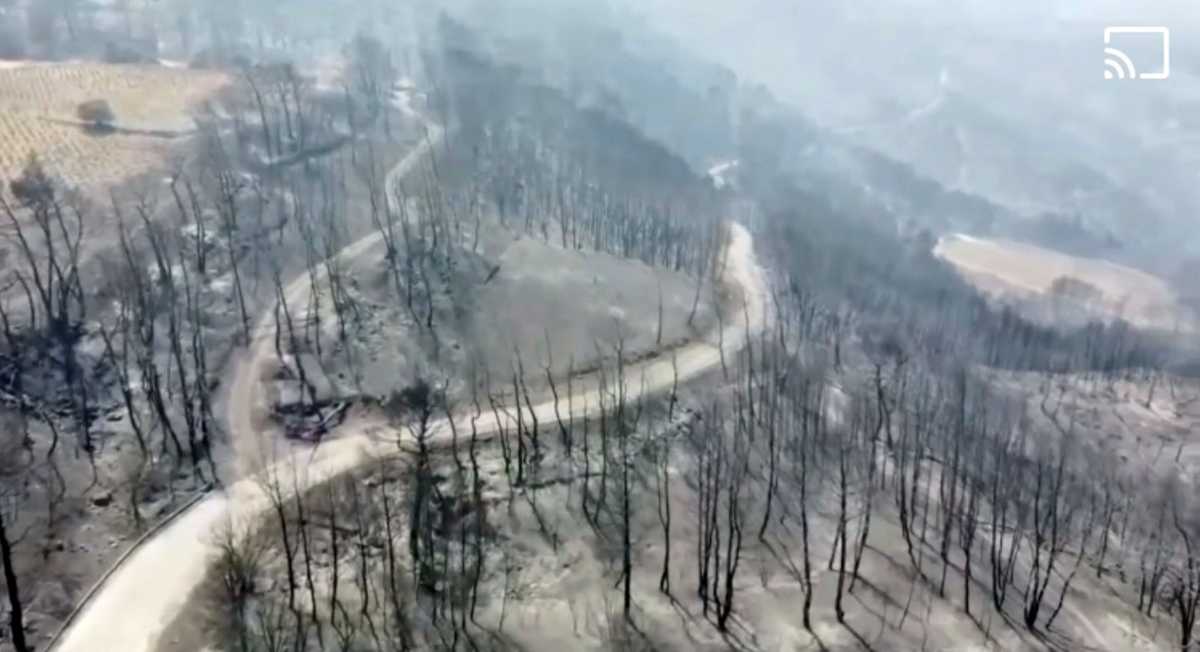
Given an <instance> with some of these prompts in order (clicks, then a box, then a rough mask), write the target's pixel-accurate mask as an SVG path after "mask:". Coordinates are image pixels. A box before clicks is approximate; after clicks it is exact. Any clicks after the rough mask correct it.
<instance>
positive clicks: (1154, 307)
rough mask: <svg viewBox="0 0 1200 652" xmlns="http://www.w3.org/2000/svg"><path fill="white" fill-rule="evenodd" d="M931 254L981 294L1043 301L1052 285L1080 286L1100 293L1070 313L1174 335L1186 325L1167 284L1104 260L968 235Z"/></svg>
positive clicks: (944, 243)
mask: <svg viewBox="0 0 1200 652" xmlns="http://www.w3.org/2000/svg"><path fill="white" fill-rule="evenodd" d="M934 254H935V255H937V256H938V257H940V258H942V259H944V260H946V261H948V262H950V263H951V264H953V265H954V266H955V267H957V268H958V270H959V271H960V272H962V273H963V275H964V277H966V278H967V279H968V280H969V281H970V282H971V283H972V284H974V285H976V286H977V287H978V288H979V289H980V290H982V291H984V292H986V293H988V294H992V295H999V296H1002V297H1009V298H1012V297H1018V298H1031V297H1035V298H1046V297H1049V296H1050V295H1051V294H1052V286H1053V285H1054V283H1055V281H1057V280H1059V279H1062V278H1069V279H1075V280H1077V281H1082V282H1084V283H1086V284H1088V285H1090V286H1092V287H1094V288H1095V289H1097V290H1099V292H1100V293H1101V294H1100V296H1099V297H1097V300H1095V301H1086V302H1072V304H1073V305H1071V306H1069V307H1068V310H1071V311H1074V312H1076V313H1078V314H1087V315H1088V316H1091V317H1103V318H1108V319H1112V318H1117V317H1121V318H1123V319H1126V320H1128V321H1129V322H1131V323H1133V324H1135V325H1137V326H1142V327H1150V328H1163V329H1175V328H1176V327H1178V326H1180V325H1181V324H1180V322H1181V321H1190V318H1188V317H1186V316H1185V315H1183V314H1182V308H1181V307H1180V306H1179V304H1178V302H1177V301H1176V298H1175V294H1174V293H1173V292H1172V291H1171V289H1170V288H1169V287H1168V286H1167V283H1166V282H1165V281H1164V280H1162V279H1160V278H1158V277H1157V276H1154V275H1152V274H1149V273H1147V272H1143V271H1141V270H1137V269H1134V268H1132V267H1126V266H1124V265H1118V264H1116V263H1111V262H1108V261H1105V260H1100V259H1094V258H1080V257H1076V256H1071V255H1068V254H1064V253H1060V252H1057V251H1052V250H1050V249H1043V248H1041V247H1038V246H1035V245H1031V244H1025V243H1020V242H1012V241H1008V240H990V239H984V238H976V237H972V236H967V235H951V236H946V237H943V238H941V240H939V242H938V244H937V247H935V248H934Z"/></svg>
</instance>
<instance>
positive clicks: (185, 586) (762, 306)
mask: <svg viewBox="0 0 1200 652" xmlns="http://www.w3.org/2000/svg"><path fill="white" fill-rule="evenodd" d="M433 135H436V136H437V138H434V137H432V136H433ZM440 137H441V133H440V132H437V133H435V134H431V137H430V138H429V139H427V141H426V144H425V145H424V146H423V147H421V148H418V149H417V150H416V151H414V152H413V153H411V154H410V155H409V156H408V157H406V158H405V160H403V161H401V162H400V164H398V165H397V166H396V167H395V168H393V170H392V171H391V172H390V173H389V187H390V186H391V183H392V181H393V180H394V179H396V178H398V176H399V175H403V174H405V173H406V172H407V171H408V170H409V169H411V168H412V167H413V166H414V165H415V164H416V162H417V161H418V160H419V158H420V157H421V156H422V155H423V154H424V153H425V152H426V151H427V150H428V149H429V148H430V147H432V146H433V145H434V143H435V142H437V141H438V140H440ZM379 240H380V237H379V236H378V234H375V235H372V236H368V237H366V238H363V239H362V240H359V241H357V242H355V243H354V244H352V245H350V246H349V247H347V248H346V249H345V250H343V251H342V252H341V253H340V254H339V257H340V258H352V257H356V256H360V255H362V254H363V253H364V252H366V251H367V250H369V249H370V248H371V247H373V246H375V245H376V244H377V243H378V242H379ZM726 247H727V256H726V264H725V266H724V269H723V273H722V278H721V279H720V281H721V282H722V283H723V284H725V285H726V286H727V288H728V289H729V290H730V291H732V292H733V293H734V294H736V295H740V296H741V297H742V299H743V303H744V306H745V310H744V312H743V314H742V315H740V317H741V318H739V319H728V320H727V321H728V322H731V325H729V326H727V327H726V328H725V329H724V332H723V333H722V334H721V335H722V337H721V338H720V339H719V341H721V342H723V343H724V347H725V355H726V356H732V355H733V354H734V353H735V352H736V351H737V350H739V349H740V348H741V347H742V346H743V345H744V343H745V341H746V336H747V332H746V329H747V328H749V329H751V330H752V331H758V330H760V329H762V328H763V327H764V325H765V323H766V320H767V309H768V300H767V289H766V283H765V277H764V275H763V273H762V270H761V268H760V267H759V266H758V264H757V262H756V261H755V257H754V251H753V243H752V239H751V236H750V233H749V232H748V231H747V230H746V229H745V228H744V227H742V226H741V225H739V224H730V226H729V237H728V239H727V242H726ZM308 288H309V279H308V277H307V275H305V276H304V277H303V278H301V279H299V280H297V281H294V282H292V283H291V284H289V285H288V287H287V288H286V290H285V293H286V296H287V297H288V300H289V302H292V301H295V302H296V305H302V304H301V303H300V302H301V301H304V300H305V296H304V295H305V293H306V292H307V291H308ZM273 328H274V322H273V319H272V318H271V316H270V315H269V314H268V315H267V316H264V317H263V318H262V319H261V320H260V322H259V324H258V327H257V333H259V335H260V337H257V338H256V342H255V344H254V345H253V346H252V347H251V351H250V352H249V354H248V355H247V357H246V359H245V360H244V361H243V363H242V364H241V365H239V367H238V369H237V370H236V372H235V378H234V379H233V384H232V386H233V390H232V392H231V400H230V408H229V410H230V412H229V422H230V426H231V428H233V429H234V430H235V432H234V433H233V435H232V436H233V437H234V439H235V440H236V441H238V442H242V444H240V446H242V447H243V449H244V452H246V453H247V454H253V455H254V456H255V457H253V458H249V459H258V460H259V463H258V464H254V466H257V467H259V468H260V469H261V470H260V471H259V472H258V473H256V474H254V475H252V476H247V477H245V478H244V479H242V480H238V481H237V482H234V483H233V484H231V485H230V486H228V487H227V488H226V489H225V490H224V491H221V492H218V493H214V494H212V495H211V496H209V497H207V498H205V499H204V500H202V501H200V502H199V503H198V504H197V505H196V506H195V507H193V508H192V509H190V510H188V511H187V512H186V513H184V514H183V515H182V516H180V517H179V518H178V519H177V520H175V521H174V522H172V523H171V524H170V525H169V526H168V527H166V528H164V529H163V530H162V531H161V532H160V533H159V534H157V535H156V536H154V537H153V538H151V539H150V540H149V541H147V542H146V543H145V544H144V545H142V546H141V547H140V548H139V549H137V550H136V551H135V552H134V553H133V554H131V555H130V556H129V557H128V558H127V559H126V560H125V562H124V563H123V564H122V565H121V567H120V568H118V569H117V570H116V571H115V572H114V573H113V574H112V575H111V576H110V577H109V579H108V580H107V581H106V582H105V583H104V585H103V586H102V587H101V588H100V590H99V591H97V593H96V594H95V595H94V597H93V598H92V600H91V601H90V602H89V603H88V604H87V605H86V606H85V608H84V609H83V610H82V611H81V612H80V613H79V615H78V616H77V618H76V619H75V620H74V622H73V623H72V624H71V626H70V627H69V628H68V629H67V631H66V632H65V633H64V635H63V636H62V637H60V639H59V641H58V644H57V645H56V646H54V647H53V648H52V649H54V650H57V651H58V652H95V651H96V650H120V651H121V652H150V651H152V650H154V649H155V648H156V645H157V642H158V639H159V637H160V636H161V635H162V633H163V631H164V629H165V628H166V627H167V626H168V625H169V624H170V623H171V621H172V620H173V619H174V618H175V616H176V615H178V614H179V613H180V612H181V611H182V609H183V608H184V607H185V605H186V602H187V600H188V599H189V597H190V596H191V595H192V594H193V591H194V589H195V588H196V587H197V586H199V585H200V583H201V582H202V581H203V579H204V576H205V573H206V572H207V570H208V566H209V564H210V563H211V561H212V559H213V553H214V550H215V543H216V540H217V536H218V533H219V532H221V531H222V530H223V529H224V528H226V527H228V526H229V525H230V524H233V526H234V527H239V528H240V527H241V526H243V525H244V524H248V523H253V522H255V521H257V520H259V519H261V518H262V517H263V516H264V515H265V512H266V511H267V510H268V509H269V508H270V505H271V502H270V495H271V494H272V493H275V492H278V493H280V494H282V495H283V496H291V495H293V493H294V492H296V491H298V490H302V489H303V488H304V487H307V486H311V485H313V484H315V483H318V482H320V481H322V480H324V479H328V478H332V477H335V476H337V475H339V474H342V473H345V472H347V471H350V470H352V469H354V468H355V467H357V466H359V465H361V464H363V463H365V462H367V461H369V460H371V459H374V458H378V457H383V456H387V455H396V454H398V452H399V449H400V448H401V446H397V442H396V441H387V440H386V439H383V438H378V437H373V436H372V435H371V433H370V432H368V429H367V428H365V427H363V426H361V425H357V426H353V425H352V426H348V427H346V428H343V429H342V430H339V431H338V433H337V438H336V439H333V440H330V441H328V442H326V443H323V444H322V445H320V446H319V447H318V448H316V449H313V448H309V447H295V446H279V447H278V448H277V449H276V450H273V451H270V452H266V451H254V450H253V448H255V447H257V446H256V444H255V442H258V441H260V438H259V437H258V436H257V431H258V428H257V427H256V424H255V419H256V414H255V412H256V410H257V409H258V407H257V406H258V403H259V401H258V399H257V398H256V397H257V396H258V391H259V388H258V385H259V380H260V378H261V373H262V370H263V368H264V364H265V362H266V361H267V360H268V359H269V356H270V355H271V353H272V352H271V348H270V343H269V338H263V337H261V335H262V334H265V333H270V331H271V329H273ZM264 339H265V340H266V341H263V340H264ZM716 339H717V338H716V337H715V336H713V337H710V338H709V339H708V340H699V341H696V342H693V343H691V344H688V345H686V346H684V347H681V348H679V349H676V351H675V355H674V357H675V359H676V362H677V371H678V382H679V383H680V384H683V383H685V382H687V381H689V380H691V379H693V378H695V377H697V376H699V375H700V374H703V373H704V372H706V371H709V370H711V369H713V368H714V367H717V366H719V365H720V364H721V351H720V349H719V348H718V346H717V344H716V343H715V342H714V341H713V340H716ZM674 378H675V370H673V368H672V363H671V358H670V357H668V356H660V357H658V358H654V359H650V360H647V361H644V362H641V363H637V364H631V365H629V366H628V367H626V369H625V381H626V383H627V385H628V388H629V389H628V392H629V396H630V397H631V398H635V397H636V396H637V395H639V394H651V393H656V392H662V391H664V390H667V389H669V388H670V387H671V385H672V383H673V382H674ZM577 387H579V390H578V391H577V392H576V393H575V395H574V396H573V397H572V399H571V409H572V410H573V411H574V414H575V415H577V416H581V415H582V414H584V413H595V411H596V409H597V406H598V404H599V398H598V397H599V389H598V386H597V381H596V380H594V379H593V380H591V381H588V380H586V379H585V380H581V381H580V382H579V383H577ZM555 407H556V406H555V403H554V401H549V402H546V403H543V404H541V405H537V406H534V411H535V412H536V414H537V417H538V419H539V420H540V421H542V422H549V421H552V420H553V419H554V414H555ZM558 407H559V410H560V411H562V412H563V413H566V411H567V399H566V397H564V398H563V399H562V400H561V401H560V405H559V406H558ZM508 416H509V415H503V416H502V417H501V418H508ZM470 420H471V417H470V416H461V417H456V418H455V421H456V423H461V424H462V427H463V428H467V427H469V424H470ZM476 428H477V430H478V431H479V433H480V436H481V437H483V438H487V437H490V436H492V435H493V434H494V433H495V432H496V431H497V423H496V419H495V417H494V416H493V415H491V414H487V415H484V416H481V417H479V418H478V419H477V420H476ZM450 431H451V429H450V427H449V423H448V422H446V421H442V422H439V423H437V424H435V425H434V426H433V430H432V435H431V440H430V445H431V446H439V445H445V444H446V443H447V442H448V439H449V436H450ZM264 439H270V440H271V441H278V438H264ZM246 447H249V449H248V450H246ZM242 452H243V451H242V450H239V451H238V454H239V455H241V453H242Z"/></svg>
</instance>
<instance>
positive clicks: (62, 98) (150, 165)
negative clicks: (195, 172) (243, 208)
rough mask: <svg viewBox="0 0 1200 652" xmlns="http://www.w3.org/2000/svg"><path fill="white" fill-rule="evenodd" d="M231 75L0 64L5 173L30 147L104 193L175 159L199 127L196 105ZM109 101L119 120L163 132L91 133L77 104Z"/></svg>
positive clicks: (75, 180)
mask: <svg viewBox="0 0 1200 652" xmlns="http://www.w3.org/2000/svg"><path fill="white" fill-rule="evenodd" d="M228 81H229V80H228V78H227V76H226V75H224V74H222V73H218V72H211V71H195V70H188V69H181V68H170V67H165V66H152V65H136V66H134V65H111V64H102V63H90V62H88V63H29V64H26V65H19V66H6V67H4V68H0V178H4V179H10V178H12V177H13V176H15V175H17V174H19V173H20V171H21V168H22V166H23V165H24V163H25V161H26V159H27V158H28V156H29V154H30V153H31V152H36V153H37V154H38V155H39V156H40V157H41V158H42V160H43V163H44V164H45V165H46V167H47V168H48V169H49V170H50V171H51V172H52V173H54V174H55V175H57V176H59V177H61V178H62V179H63V180H65V181H66V182H67V183H69V184H71V185H74V186H77V187H79V188H80V189H81V190H83V191H85V192H88V193H99V194H100V195H104V194H106V192H107V189H108V187H109V186H111V185H113V184H115V183H119V182H121V181H123V180H125V179H128V178H131V177H135V176H138V175H140V174H144V173H147V172H150V171H153V170H155V169H157V168H159V167H161V166H164V165H166V164H168V163H169V160H170V157H171V155H172V153H173V150H174V149H175V147H176V146H177V145H178V144H179V142H180V141H181V139H180V138H171V137H166V136H169V135H182V134H186V133H187V132H188V131H189V130H190V129H192V128H193V126H194V123H193V121H192V119H191V117H190V115H191V112H192V111H193V110H194V109H196V108H197V107H198V106H199V105H201V104H202V103H203V102H204V101H205V100H206V99H207V98H209V97H211V96H212V95H213V94H214V93H216V92H217V91H218V90H220V89H221V88H222V87H223V86H225V85H226V84H227V83H228ZM92 99H104V100H107V101H108V103H109V105H110V106H111V107H112V109H113V112H114V113H115V114H116V118H117V119H116V122H115V125H116V126H118V127H120V128H122V129H127V130H138V131H148V132H162V135H158V136H154V135H137V134H130V133H121V132H117V133H109V134H95V133H89V132H88V131H86V130H84V129H82V128H81V127H80V126H78V124H76V123H77V120H78V118H77V117H76V114H75V110H76V107H77V106H78V105H79V104H80V103H81V102H84V101H87V100H92Z"/></svg>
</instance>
